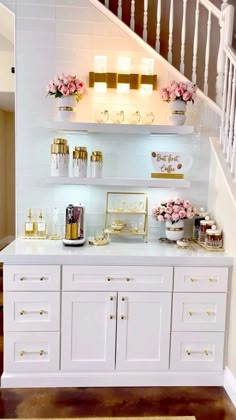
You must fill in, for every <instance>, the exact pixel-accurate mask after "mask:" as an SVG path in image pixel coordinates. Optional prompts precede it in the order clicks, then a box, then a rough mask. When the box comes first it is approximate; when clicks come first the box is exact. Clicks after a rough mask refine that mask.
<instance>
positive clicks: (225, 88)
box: [220, 57, 229, 149]
mask: <svg viewBox="0 0 236 420" xmlns="http://www.w3.org/2000/svg"><path fill="white" fill-rule="evenodd" d="M228 71H229V60H228V57H226V59H225V69H224V89H223V103H222V113H221V127H220V143H221V144H222V146H223V149H224V143H225V137H224V135H225V114H226V100H227V86H228Z"/></svg>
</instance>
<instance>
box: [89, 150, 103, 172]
mask: <svg viewBox="0 0 236 420" xmlns="http://www.w3.org/2000/svg"><path fill="white" fill-rule="evenodd" d="M102 167H103V161H102V152H101V151H100V150H94V151H93V152H92V154H91V156H90V176H91V178H101V177H102Z"/></svg>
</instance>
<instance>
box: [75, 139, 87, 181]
mask: <svg viewBox="0 0 236 420" xmlns="http://www.w3.org/2000/svg"><path fill="white" fill-rule="evenodd" d="M73 176H75V177H78V178H86V177H87V148H86V147H85V146H76V147H75V150H74V151H73Z"/></svg>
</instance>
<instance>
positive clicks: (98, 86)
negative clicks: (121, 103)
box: [94, 82, 107, 92]
mask: <svg viewBox="0 0 236 420" xmlns="http://www.w3.org/2000/svg"><path fill="white" fill-rule="evenodd" d="M106 90H107V84H106V82H94V91H95V92H106Z"/></svg>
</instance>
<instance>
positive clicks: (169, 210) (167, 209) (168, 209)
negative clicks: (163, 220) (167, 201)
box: [166, 206, 173, 214]
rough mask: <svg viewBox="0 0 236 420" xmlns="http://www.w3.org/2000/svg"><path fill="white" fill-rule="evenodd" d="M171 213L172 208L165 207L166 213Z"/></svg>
mask: <svg viewBox="0 0 236 420" xmlns="http://www.w3.org/2000/svg"><path fill="white" fill-rule="evenodd" d="M172 212H173V210H172V207H170V206H168V207H166V213H169V214H171V213H172Z"/></svg>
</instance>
